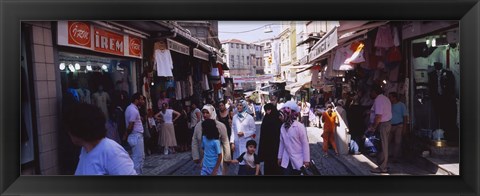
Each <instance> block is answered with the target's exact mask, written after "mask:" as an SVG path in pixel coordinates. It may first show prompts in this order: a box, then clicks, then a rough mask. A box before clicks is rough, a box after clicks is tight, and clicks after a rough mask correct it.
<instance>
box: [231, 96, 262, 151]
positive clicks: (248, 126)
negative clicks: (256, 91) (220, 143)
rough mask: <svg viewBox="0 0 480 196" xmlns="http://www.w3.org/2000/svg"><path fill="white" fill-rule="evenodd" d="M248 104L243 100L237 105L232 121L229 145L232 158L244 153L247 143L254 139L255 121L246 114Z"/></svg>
mask: <svg viewBox="0 0 480 196" xmlns="http://www.w3.org/2000/svg"><path fill="white" fill-rule="evenodd" d="M247 110H248V103H247V102H246V101H245V100H242V101H240V103H238V104H237V111H238V112H237V114H235V116H233V119H232V135H231V136H230V144H231V148H232V151H233V157H238V156H240V154H242V153H244V152H246V150H247V148H246V145H247V141H248V140H252V139H255V138H254V135H255V131H256V129H255V120H254V119H253V117H252V116H251V115H250V114H248V113H247Z"/></svg>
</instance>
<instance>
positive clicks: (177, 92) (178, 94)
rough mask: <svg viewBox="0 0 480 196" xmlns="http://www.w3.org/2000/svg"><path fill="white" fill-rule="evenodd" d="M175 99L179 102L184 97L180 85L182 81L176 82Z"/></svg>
mask: <svg viewBox="0 0 480 196" xmlns="http://www.w3.org/2000/svg"><path fill="white" fill-rule="evenodd" d="M175 98H176V99H177V100H182V99H183V97H182V86H181V84H180V81H177V82H176V88H175Z"/></svg>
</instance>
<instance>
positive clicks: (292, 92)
mask: <svg viewBox="0 0 480 196" xmlns="http://www.w3.org/2000/svg"><path fill="white" fill-rule="evenodd" d="M301 88H302V86H297V87H295V88H292V89H291V90H290V95H295V93H297V91H298V90H300V89H301Z"/></svg>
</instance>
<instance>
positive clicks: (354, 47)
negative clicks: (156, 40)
mask: <svg viewBox="0 0 480 196" xmlns="http://www.w3.org/2000/svg"><path fill="white" fill-rule="evenodd" d="M364 47H365V44H364V43H363V42H361V41H354V42H353V43H352V44H351V45H350V51H351V52H352V54H351V55H350V54H349V55H350V56H348V58H347V59H346V60H345V62H344V63H345V64H356V63H362V62H365V58H364V56H363V51H364V50H363V48H364Z"/></svg>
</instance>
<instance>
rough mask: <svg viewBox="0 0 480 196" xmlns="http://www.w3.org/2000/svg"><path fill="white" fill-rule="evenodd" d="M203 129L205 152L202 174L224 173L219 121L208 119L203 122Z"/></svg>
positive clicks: (203, 147) (214, 174)
mask: <svg viewBox="0 0 480 196" xmlns="http://www.w3.org/2000/svg"><path fill="white" fill-rule="evenodd" d="M202 130H203V133H202V135H203V136H202V149H203V151H204V153H203V161H202V171H201V173H200V175H202V176H206V175H212V176H216V175H222V169H220V163H221V162H222V151H221V146H220V140H219V138H220V133H219V132H218V128H217V123H216V122H215V120H213V119H206V120H205V121H203V122H202Z"/></svg>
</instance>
